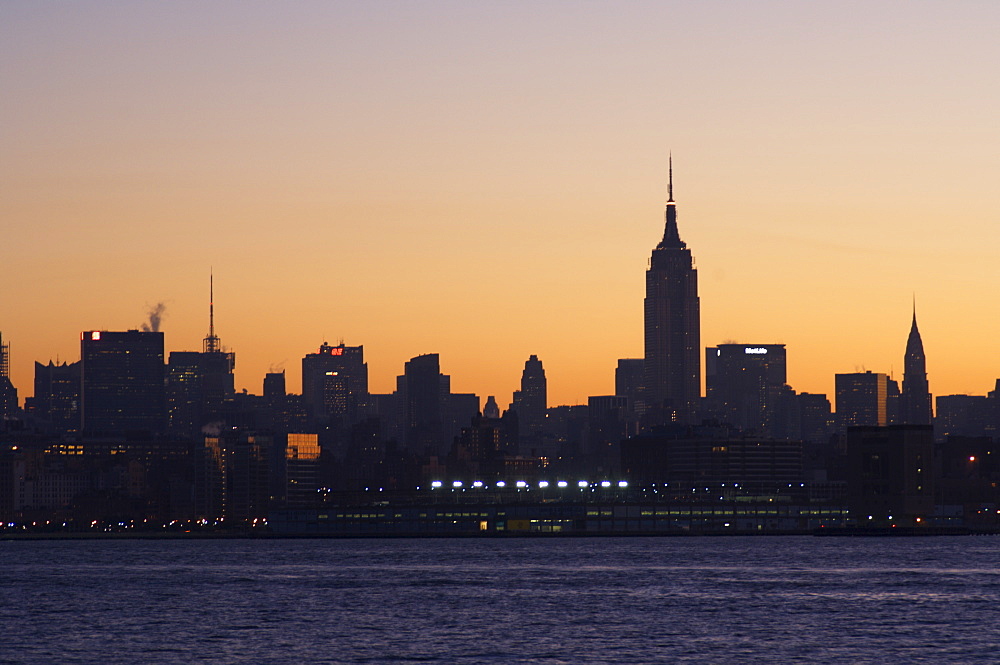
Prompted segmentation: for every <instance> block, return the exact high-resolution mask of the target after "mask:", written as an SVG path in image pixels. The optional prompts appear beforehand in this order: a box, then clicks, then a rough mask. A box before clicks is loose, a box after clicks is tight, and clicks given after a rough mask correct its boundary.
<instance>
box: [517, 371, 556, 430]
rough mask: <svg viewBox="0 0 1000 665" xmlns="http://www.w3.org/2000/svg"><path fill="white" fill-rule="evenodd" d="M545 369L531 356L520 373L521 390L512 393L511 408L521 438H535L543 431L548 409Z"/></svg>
mask: <svg viewBox="0 0 1000 665" xmlns="http://www.w3.org/2000/svg"><path fill="white" fill-rule="evenodd" d="M546 386H547V383H546V380H545V369H544V368H543V367H542V361H541V360H539V359H538V356H536V355H534V354H532V355H531V356H530V357H529V358H528V359H527V360H526V361H525V363H524V371H522V372H521V389H520V390H517V391H515V392H514V399H513V403H512V404H511V408H512V409H513V410H514V411H515V412H516V413H517V419H518V426H519V429H520V432H521V436H522V437H531V436H537V435H538V434H539V433H540V432H541V431H542V430H543V429H545V409H547V408H548V397H547V388H546Z"/></svg>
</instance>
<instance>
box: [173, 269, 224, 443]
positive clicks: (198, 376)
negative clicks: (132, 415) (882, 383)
mask: <svg viewBox="0 0 1000 665" xmlns="http://www.w3.org/2000/svg"><path fill="white" fill-rule="evenodd" d="M235 367H236V354H235V353H233V352H232V351H226V350H225V349H223V347H222V340H220V339H219V337H218V335H216V334H215V278H214V276H212V277H210V280H209V304H208V335H206V337H205V339H204V340H203V341H202V350H201V352H198V351H172V352H171V353H170V358H169V362H168V364H167V419H168V429H169V430H170V432H171V434H172V435H175V436H180V437H183V438H195V439H197V438H199V437H200V436H201V430H202V427H204V426H206V425H208V424H210V423H220V422H225V420H226V410H227V409H226V405H227V403H228V402H231V401H232V400H233V397H234V395H235V393H236V390H235V384H234V377H233V370H234V369H235Z"/></svg>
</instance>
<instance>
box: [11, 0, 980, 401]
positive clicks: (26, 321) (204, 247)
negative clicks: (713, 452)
mask: <svg viewBox="0 0 1000 665" xmlns="http://www.w3.org/2000/svg"><path fill="white" fill-rule="evenodd" d="M120 9H121V8H120V7H118V6H116V5H112V4H108V3H100V2H98V3H91V4H89V5H88V6H87V7H82V6H62V7H59V8H52V7H35V6H33V5H30V4H26V3H11V4H8V5H6V6H5V7H4V8H3V9H2V10H0V12H2V18H3V19H4V20H3V21H2V27H0V30H2V31H3V33H2V34H3V40H2V42H0V43H2V46H0V49H2V51H0V52H2V54H3V55H4V58H5V61H6V62H8V63H11V64H10V66H9V67H8V68H6V69H5V71H4V73H3V74H2V75H0V76H2V82H3V84H4V86H5V89H6V90H8V91H9V93H8V96H9V99H11V100H14V102H12V103H11V104H10V105H8V106H6V107H5V108H4V110H3V111H2V117H3V126H4V128H5V130H4V133H3V135H2V138H0V140H2V142H3V145H4V158H3V159H2V160H0V182H2V184H3V189H4V194H5V195H4V197H3V198H4V202H3V203H2V205H0V218H2V219H3V220H4V224H5V228H7V229H8V233H7V234H6V237H5V241H4V244H3V248H2V250H0V252H2V259H3V266H4V268H5V277H6V280H7V283H8V285H9V286H8V288H7V289H6V291H5V297H4V300H3V320H2V321H0V330H2V331H3V334H4V340H5V341H6V342H8V343H10V344H11V374H12V379H13V382H14V384H15V386H17V387H18V389H19V391H20V392H21V395H22V397H23V396H27V395H29V394H30V386H31V380H32V376H31V371H32V363H33V362H35V361H41V362H48V360H49V359H52V360H56V359H59V360H61V361H73V360H75V359H77V358H78V354H79V349H78V335H79V333H80V332H81V331H83V330H98V329H104V330H127V329H130V328H137V327H140V326H141V324H142V323H143V322H144V321H145V320H146V316H147V313H148V311H149V309H151V308H155V307H156V306H157V304H158V303H163V304H164V305H165V307H166V309H165V312H164V313H163V318H162V323H161V326H162V327H161V329H162V330H163V331H164V332H165V334H166V336H167V348H168V349H170V350H196V349H198V348H199V347H200V344H201V340H202V339H203V338H204V336H205V334H206V322H205V312H204V310H205V302H206V300H207V294H206V285H205V281H206V279H205V278H206V275H207V273H208V272H209V271H210V269H212V268H214V271H215V278H216V285H215V286H216V309H217V311H216V319H217V320H216V325H217V327H218V329H219V331H220V334H221V335H222V336H223V337H224V338H225V340H226V344H227V346H228V348H230V349H232V350H234V351H236V352H237V353H238V354H239V357H240V363H239V365H238V367H237V368H236V386H237V388H238V389H240V390H242V389H247V390H249V391H251V392H259V391H260V382H261V380H262V377H263V375H264V374H265V373H266V372H267V371H268V370H269V369H272V368H276V367H281V366H284V367H285V368H286V369H287V370H288V372H289V376H288V379H289V380H288V383H289V386H293V387H294V386H296V385H298V382H299V380H298V377H297V369H296V363H297V362H298V359H299V358H301V356H302V354H304V353H306V352H308V351H309V350H310V349H313V348H315V347H317V346H318V345H319V344H320V343H322V342H323V341H329V342H331V343H335V342H337V341H339V340H344V341H346V342H347V343H348V344H363V345H365V346H366V348H367V349H368V357H369V358H370V359H371V382H372V390H373V391H380V392H386V391H388V390H391V388H392V383H393V381H394V377H395V376H396V375H397V374H398V373H399V372H400V368H401V367H402V366H403V364H404V363H405V361H406V360H407V359H409V358H411V357H414V356H416V355H419V354H422V353H438V354H440V356H441V362H442V368H443V371H445V372H447V373H448V374H450V375H451V376H453V377H454V382H455V389H456V390H461V391H465V392H476V393H478V394H481V395H490V394H492V395H496V396H497V398H498V400H499V401H500V402H501V403H503V402H505V401H506V400H508V399H509V397H510V395H511V393H512V392H513V391H514V390H515V389H516V387H517V381H518V375H519V372H520V370H521V364H522V363H523V360H524V358H527V357H528V356H529V355H531V354H536V355H537V356H538V357H539V358H540V359H542V360H543V361H544V362H545V366H546V369H547V371H548V374H549V392H550V402H551V403H554V404H575V403H583V402H585V400H586V398H587V396H588V395H595V394H610V393H611V392H613V374H614V368H615V364H616V361H617V359H618V358H637V357H642V355H643V338H642V317H643V313H642V298H643V272H644V270H645V268H646V267H647V263H646V262H647V259H648V257H649V254H648V253H649V249H650V247H651V246H652V245H653V244H655V242H656V240H657V239H658V238H659V236H660V233H661V231H662V229H661V227H660V223H661V222H660V220H661V213H662V207H661V206H662V204H663V202H664V201H665V199H666V198H667V196H666V191H665V190H666V185H667V170H668V167H667V155H668V152H669V151H670V150H672V151H673V152H674V155H675V156H676V157H678V164H677V166H678V169H677V171H676V173H675V176H676V182H675V187H676V198H677V199H678V203H679V205H681V206H682V208H683V218H682V224H683V237H684V240H685V242H687V243H688V245H689V246H690V247H691V248H692V249H693V253H694V256H695V259H696V268H697V269H698V271H699V296H700V299H701V346H702V347H708V346H712V345H716V344H720V343H725V342H727V341H741V342H742V341H746V342H749V343H767V344H771V343H774V344H784V345H785V346H786V348H787V350H788V381H789V383H790V384H791V385H792V386H794V387H795V388H796V389H797V390H802V391H809V392H816V393H826V394H832V393H833V387H834V386H833V376H834V375H835V374H837V373H842V372H850V371H854V370H856V369H859V368H867V369H871V370H873V371H877V372H884V373H887V374H893V375H895V376H896V377H897V378H901V375H902V371H903V354H902V352H901V348H900V346H901V345H900V339H901V338H905V335H906V331H907V324H908V322H909V319H910V305H911V302H910V300H911V296H912V294H914V293H915V294H916V296H917V299H918V301H919V306H920V324H921V333H922V336H923V342H924V345H925V347H926V351H927V373H928V375H929V378H930V382H931V387H932V391H933V392H934V394H936V395H946V394H952V393H967V394H984V393H985V392H986V391H988V390H990V389H991V388H992V387H993V383H994V381H995V379H996V377H997V376H998V375H1000V362H997V363H994V362H993V361H992V359H991V355H992V354H991V349H992V340H993V339H994V338H996V337H997V335H998V334H1000V317H998V316H997V315H996V313H995V312H994V311H993V310H992V309H991V308H990V307H989V306H988V305H985V304H984V303H985V302H988V301H986V295H985V294H987V293H990V292H991V290H992V288H993V285H995V284H996V283H997V282H998V281H1000V267H998V266H996V264H995V261H993V257H992V250H991V248H992V245H993V240H994V235H995V232H994V227H995V224H994V223H993V221H994V220H995V219H996V217H997V214H998V212H1000V208H998V204H997V202H996V200H995V197H993V196H992V190H993V186H992V183H993V182H994V181H995V180H996V176H997V175H998V172H997V168H998V167H997V164H996V160H995V159H994V157H993V151H992V150H991V148H990V147H991V146H992V145H993V144H994V143H995V139H996V138H997V129H996V126H995V125H996V123H995V122H994V120H993V118H992V113H991V109H993V108H995V107H996V96H997V92H996V90H995V88H994V87H992V86H989V85H983V84H982V82H983V81H990V80H992V73H991V72H990V70H989V66H988V64H987V63H991V62H992V61H994V60H995V59H996V58H995V57H994V56H996V55H998V53H997V48H998V47H997V45H996V43H995V39H993V30H992V27H993V26H995V25H997V24H998V23H1000V16H998V15H997V13H998V10H997V9H996V8H993V7H991V6H968V5H965V6H962V7H961V8H945V7H920V8H910V9H909V10H908V11H907V13H906V19H907V20H906V21H905V22H900V21H899V15H898V9H897V8H893V7H890V6H888V5H878V4H876V5H866V6H864V7H863V8H858V12H857V13H852V12H844V11H842V10H841V9H840V8H837V7H803V6H799V5H797V4H795V3H786V2H773V3H766V4H765V6H763V7H761V8H754V9H751V8H736V9H733V8H730V9H727V10H725V11H724V10H723V9H722V8H721V7H717V6H714V5H712V6H690V5H686V4H669V3H668V4H664V5H662V6H642V7H632V8H627V9H625V10H622V9H620V8H616V9H612V8H611V7H610V6H604V5H593V6H590V7H588V9H587V10H586V11H583V10H580V11H572V12H571V11H568V10H566V8H564V7H562V6H560V5H556V4H542V5H539V6H537V7H535V8H534V9H533V11H532V13H531V14H530V20H529V17H528V15H527V12H526V10H525V9H524V8H523V7H516V6H512V7H483V6H472V7H463V8H461V9H458V8H455V7H453V6H451V5H448V4H440V3H429V4H426V5H422V6H421V7H420V8H417V7H409V8H401V7H381V8H362V7H356V6H353V5H350V4H337V3H333V4H326V3H303V4H301V5H299V6H298V7H297V8H296V10H295V11H279V10H278V9H276V8H268V7H253V8H242V9H241V11H240V12H238V14H239V15H238V16H237V17H234V14H233V12H234V9H233V7H232V6H227V5H219V6H216V7H213V8H201V9H188V10H183V11H182V10H180V9H176V10H173V11H170V12H166V10H165V9H163V8H158V7H153V6H147V7H132V8H130V9H129V10H128V11H124V12H123V11H120ZM667 33H669V35H670V36H669V38H666V37H665V35H666V34H667ZM497 35H503V36H502V37H498V36H497ZM51 44H58V45H59V47H58V48H48V45H51ZM459 56H460V57H459ZM702 389H703V388H702Z"/></svg>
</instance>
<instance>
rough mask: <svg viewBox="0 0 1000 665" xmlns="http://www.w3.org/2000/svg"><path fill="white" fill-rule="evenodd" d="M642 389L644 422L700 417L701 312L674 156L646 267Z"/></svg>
mask: <svg viewBox="0 0 1000 665" xmlns="http://www.w3.org/2000/svg"><path fill="white" fill-rule="evenodd" d="M644 313H645V317H644V320H645V350H646V352H645V357H644V362H643V384H644V385H643V391H644V399H645V402H646V416H645V420H646V424H647V425H649V426H655V425H660V424H664V423H667V422H685V423H695V422H697V413H696V412H697V406H698V400H699V399H700V397H701V354H700V353H699V349H700V344H701V314H700V305H699V301H698V271H697V270H695V268H694V261H693V259H692V258H691V250H689V249H688V248H687V244H685V243H684V241H682V240H681V237H680V234H679V233H678V231H677V204H676V203H675V202H674V168H673V156H671V158H670V178H669V180H668V182H667V210H666V227H665V229H664V232H663V240H661V241H660V243H659V244H658V245H657V246H656V247H655V248H654V249H653V253H652V256H650V259H649V270H647V271H646V299H645V301H644Z"/></svg>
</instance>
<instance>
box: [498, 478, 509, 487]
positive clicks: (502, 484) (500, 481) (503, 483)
mask: <svg viewBox="0 0 1000 665" xmlns="http://www.w3.org/2000/svg"><path fill="white" fill-rule="evenodd" d="M497 487H507V483H505V482H504V481H502V480H498V481H497Z"/></svg>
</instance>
